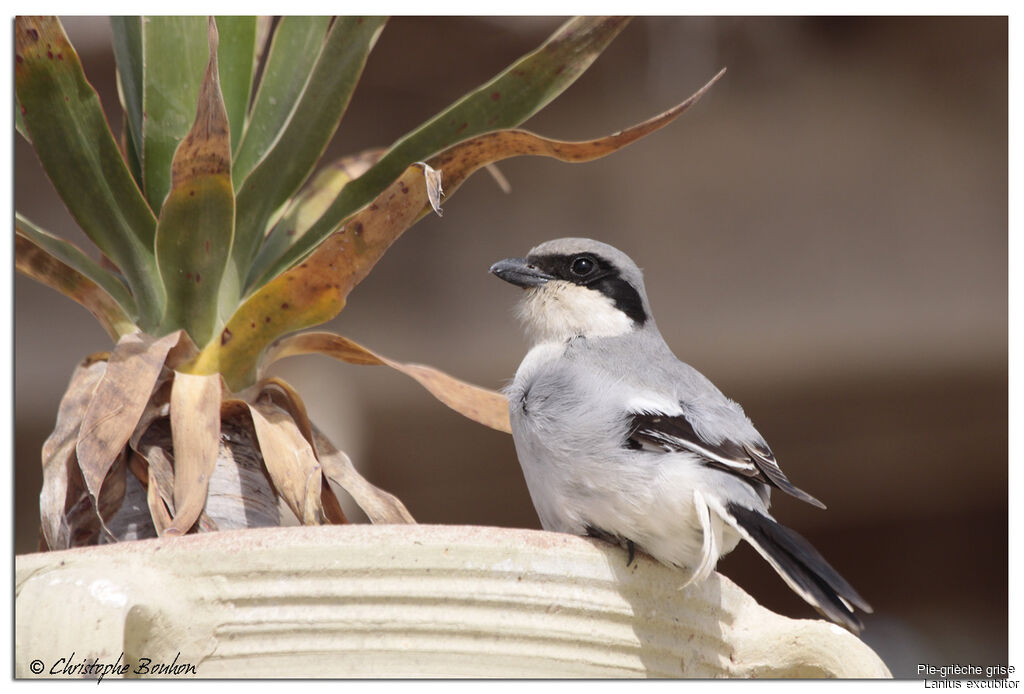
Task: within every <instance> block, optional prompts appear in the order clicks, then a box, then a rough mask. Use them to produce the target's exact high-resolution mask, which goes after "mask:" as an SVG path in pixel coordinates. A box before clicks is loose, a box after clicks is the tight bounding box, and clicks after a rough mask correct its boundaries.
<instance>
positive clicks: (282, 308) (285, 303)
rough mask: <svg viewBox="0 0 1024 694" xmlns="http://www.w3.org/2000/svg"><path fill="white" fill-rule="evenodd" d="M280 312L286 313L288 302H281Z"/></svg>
mask: <svg viewBox="0 0 1024 694" xmlns="http://www.w3.org/2000/svg"><path fill="white" fill-rule="evenodd" d="M281 310H282V311H287V310H288V302H287V301H285V302H283V303H282V304H281Z"/></svg>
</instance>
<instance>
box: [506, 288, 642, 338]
mask: <svg viewBox="0 0 1024 694" xmlns="http://www.w3.org/2000/svg"><path fill="white" fill-rule="evenodd" d="M524 294H525V296H524V297H523V300H522V302H521V303H520V304H519V317H520V319H521V320H522V321H523V323H524V324H525V325H526V329H527V332H529V334H530V337H531V338H532V340H533V343H534V344H538V343H542V342H564V341H565V340H568V339H569V338H572V337H577V336H582V337H614V336H616V335H623V334H625V333H628V332H630V331H632V330H633V328H634V324H633V320H632V319H631V318H630V317H629V316H627V315H626V314H625V313H623V312H622V311H620V310H619V309H618V308H617V307H616V306H615V302H614V301H612V300H611V299H610V298H609V297H607V296H605V295H604V294H602V293H601V292H599V291H597V290H594V289H588V288H587V287H581V286H580V285H578V284H573V283H571V282H564V281H562V280H552V281H549V282H547V283H546V284H543V285H541V286H539V287H531V288H529V289H526V290H525V292H524Z"/></svg>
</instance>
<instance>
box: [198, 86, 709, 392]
mask: <svg viewBox="0 0 1024 694" xmlns="http://www.w3.org/2000/svg"><path fill="white" fill-rule="evenodd" d="M720 75H721V73H719V76H720ZM717 79H718V76H716V77H715V78H714V79H712V80H711V82H709V83H708V84H707V85H705V86H704V87H703V88H701V89H700V90H699V91H698V92H696V93H695V94H694V95H693V96H691V97H690V98H689V99H687V100H686V101H684V102H683V103H681V104H679V105H678V106H676V107H674V108H672V109H669V110H668V111H666V112H665V113H662V114H661V115H659V116H656V117H654V118H651V119H650V120H647V121H645V122H643V123H640V124H638V125H635V126H633V127H631V128H627V129H626V130H623V131H621V132H618V133H614V134H612V135H609V136H607V137H602V138H598V139H595V140H587V141H583V142H563V141H560V140H551V139H547V138H543V137H540V136H539V135H534V134H533V133H529V132H526V131H521V130H499V131H496V132H491V133H487V134H484V135H479V136H477V137H474V138H471V139H469V140H465V141H463V142H460V143H459V144H457V145H454V146H452V147H450V148H448V149H447V150H445V151H444V152H442V153H441V154H439V155H437V156H436V157H433V158H432V159H430V160H429V161H428V162H427V164H426V166H429V168H430V169H434V170H437V171H440V179H441V181H443V183H444V187H445V190H446V193H447V195H448V196H449V197H450V196H451V195H452V193H453V192H454V191H455V190H456V189H457V188H458V187H459V186H460V185H461V184H462V182H463V181H465V179H466V178H467V177H469V175H470V174H472V173H473V172H474V171H476V170H477V169H479V168H481V167H483V166H486V165H487V164H490V163H493V162H496V161H500V160H502V159H507V158H509V157H514V156H521V155H537V156H547V157H553V158H555V159H559V160H561V161H566V162H582V161H589V160H592V159H597V158H599V157H603V156H605V155H606V154H610V153H611V152H614V151H616V150H618V149H621V148H622V147H625V146H626V145H628V144H630V143H631V142H634V141H636V140H638V139H640V138H641V137H643V136H645V135H647V134H650V133H651V132H654V131H655V130H658V129H659V128H662V127H664V126H665V125H667V124H668V123H670V122H672V121H673V120H675V119H676V118H677V117H679V115H680V114H681V113H683V112H684V111H685V110H686V109H687V108H689V107H690V106H692V105H693V104H694V103H696V101H697V100H698V99H699V98H700V97H701V96H702V95H703V94H704V93H705V92H706V91H707V90H708V89H709V88H710V86H711V85H712V84H713V83H714V81H715V80H717ZM425 172H429V169H426V168H425V165H423V164H413V165H412V166H410V167H408V168H407V169H406V170H405V172H403V173H402V175H401V176H400V177H399V178H398V180H396V181H395V182H394V183H392V184H391V185H390V186H388V187H387V188H386V189H385V190H384V192H382V193H381V194H380V195H379V196H378V197H377V198H376V199H375V200H374V201H373V202H372V203H371V204H369V205H367V206H366V207H364V208H362V209H361V210H359V211H358V212H356V213H355V214H354V215H352V216H351V217H349V218H348V219H347V220H346V221H345V222H344V224H343V225H342V226H341V228H340V229H338V230H337V231H335V232H334V233H332V234H331V235H330V236H328V237H327V238H326V239H325V240H324V241H323V242H322V243H321V244H320V245H319V246H317V248H316V250H314V251H313V253H312V254H311V255H310V256H309V257H308V258H306V259H305V260H304V261H302V262H301V263H299V264H298V265H296V266H294V267H292V268H291V269H289V270H287V271H286V272H284V273H282V274H280V275H278V276H277V277H275V278H274V279H272V280H270V281H269V282H267V283H266V284H264V285H263V286H262V287H261V288H260V289H259V290H257V291H256V292H254V293H253V294H252V295H251V296H250V297H249V298H248V299H246V301H245V302H244V303H243V304H242V305H241V306H240V307H239V308H238V310H237V311H236V312H235V314H234V315H233V316H232V317H231V319H230V320H229V321H228V323H227V325H226V326H225V328H224V331H223V332H222V333H221V338H220V340H213V341H211V343H210V344H208V345H207V346H206V347H205V348H204V349H203V352H202V353H201V354H200V356H199V357H198V359H197V361H196V363H195V364H194V365H193V366H192V367H191V368H192V369H193V370H195V371H196V372H197V373H210V372H213V371H216V370H220V371H221V373H223V375H224V378H225V380H226V381H227V383H228V385H229V386H230V387H231V388H232V390H236V391H237V390H242V389H243V388H245V387H247V386H248V385H250V384H251V383H253V382H254V381H255V380H256V367H257V363H258V360H259V357H260V353H261V352H262V351H263V349H264V347H265V346H266V345H268V344H269V343H270V342H271V341H272V340H274V339H275V338H277V337H279V336H281V335H284V334H286V333H289V332H294V331H297V330H301V329H303V328H308V327H311V326H314V325H317V324H319V323H323V322H325V321H327V320H328V319H330V318H333V317H334V316H335V315H337V314H338V312H339V311H341V310H342V308H344V306H345V299H346V297H347V296H348V294H349V292H350V291H351V290H352V289H353V288H354V287H355V286H356V285H357V284H359V282H361V281H362V280H363V278H365V277H366V275H367V274H369V272H370V270H372V269H373V266H374V265H375V264H376V263H377V261H378V260H380V258H381V257H382V256H383V255H384V253H385V251H387V249H388V248H390V247H391V244H392V243H394V242H395V240H396V239H397V238H398V237H399V236H401V234H402V233H403V232H404V231H405V230H406V229H407V228H408V227H409V226H411V225H412V224H413V223H414V222H415V221H416V220H417V219H418V218H419V217H420V216H422V215H423V214H426V213H428V212H429V211H430V209H431V207H430V201H429V194H430V188H431V185H430V183H431V182H430V181H428V180H427V179H426V176H425Z"/></svg>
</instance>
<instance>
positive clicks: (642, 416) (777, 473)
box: [623, 412, 825, 508]
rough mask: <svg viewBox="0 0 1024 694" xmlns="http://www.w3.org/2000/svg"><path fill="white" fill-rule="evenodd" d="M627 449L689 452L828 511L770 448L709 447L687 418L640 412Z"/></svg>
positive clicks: (724, 444) (732, 443)
mask: <svg viewBox="0 0 1024 694" xmlns="http://www.w3.org/2000/svg"><path fill="white" fill-rule="evenodd" d="M623 445H624V446H625V447H626V448H631V449H637V450H640V449H644V450H655V451H666V452H674V451H686V452H688V453H693V454H696V455H698V456H700V457H701V458H702V459H703V460H704V462H705V464H707V465H710V466H711V467H716V468H719V469H721V470H724V471H725V472H729V473H732V474H734V475H738V476H740V477H744V478H747V479H750V480H757V481H759V482H764V483H765V484H768V485H771V486H772V487H775V488H777V489H781V490H782V491H784V492H786V493H788V494H792V495H793V496H795V497H796V498H797V499H800V500H801V501H806V502H807V503H809V504H811V505H813V506H817V507H818V508H825V504H823V503H821V502H820V501H818V500H817V499H815V498H814V497H813V496H811V495H810V494H808V493H807V492H805V491H803V490H802V489H798V488H797V487H796V486H794V485H793V483H792V482H790V481H789V479H788V478H787V477H786V475H785V473H783V472H782V470H781V469H780V468H779V465H778V463H777V462H775V456H774V455H772V452H771V451H770V450H769V449H768V447H767V446H759V445H756V444H741V443H737V442H735V441H729V440H724V441H721V442H720V443H717V444H712V443H709V442H708V441H706V440H704V439H703V438H701V437H700V435H699V434H698V433H697V432H696V431H695V430H694V428H693V425H692V424H690V421H689V420H688V419H687V418H686V416H685V415H666V414H660V413H650V412H636V413H633V414H631V415H630V426H629V433H628V434H627V435H626V440H625V442H624V443H623Z"/></svg>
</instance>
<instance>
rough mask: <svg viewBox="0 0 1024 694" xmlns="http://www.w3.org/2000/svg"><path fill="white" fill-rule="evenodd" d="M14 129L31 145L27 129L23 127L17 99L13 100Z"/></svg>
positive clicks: (23, 123)
mask: <svg viewBox="0 0 1024 694" xmlns="http://www.w3.org/2000/svg"><path fill="white" fill-rule="evenodd" d="M14 129H15V130H17V131H18V134H19V135H21V136H22V137H23V138H25V139H26V140H28V142H29V144H31V143H32V138H31V137H29V134H28V128H26V127H25V119H24V118H23V117H22V115H21V104H19V103H18V100H17V98H15V100H14Z"/></svg>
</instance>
